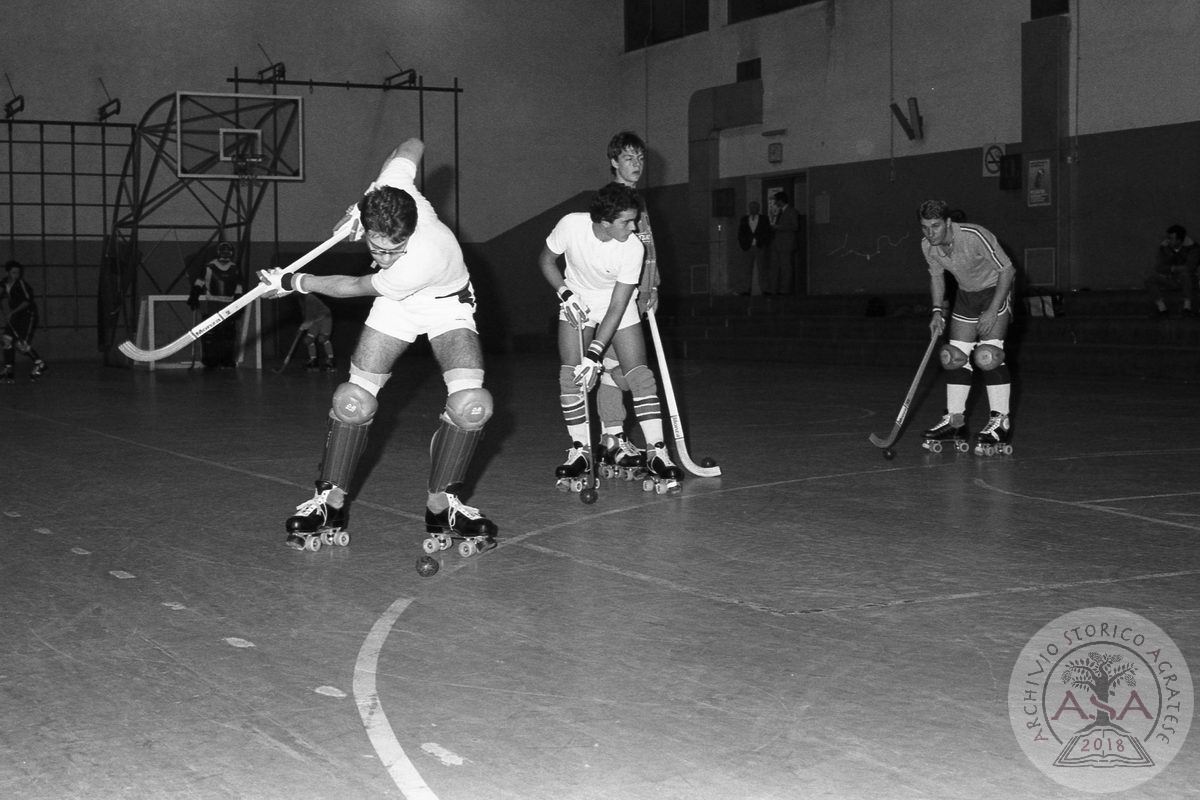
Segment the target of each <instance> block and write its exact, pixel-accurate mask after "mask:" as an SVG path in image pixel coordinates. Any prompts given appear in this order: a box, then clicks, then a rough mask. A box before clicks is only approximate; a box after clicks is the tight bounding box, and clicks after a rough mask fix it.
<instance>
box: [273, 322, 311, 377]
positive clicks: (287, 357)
mask: <svg viewBox="0 0 1200 800" xmlns="http://www.w3.org/2000/svg"><path fill="white" fill-rule="evenodd" d="M303 336H304V328H301V329H300V330H298V331H296V338H295V339H292V346H291V347H289V348H288V351H287V355H285V356H284V357H283V363H282V364H280V365H279V369H276V370H273V372H275V373H276V374H278V373H280V372H283V369H284V367H286V366H287V365H288V362H289V361H291V360H292V353H294V352H296V345H298V344H300V339H301V337H303Z"/></svg>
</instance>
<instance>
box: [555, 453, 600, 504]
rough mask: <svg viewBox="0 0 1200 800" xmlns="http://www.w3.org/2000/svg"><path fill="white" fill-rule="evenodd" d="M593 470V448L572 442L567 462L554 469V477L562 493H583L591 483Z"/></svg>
mask: <svg viewBox="0 0 1200 800" xmlns="http://www.w3.org/2000/svg"><path fill="white" fill-rule="evenodd" d="M591 468H592V448H590V447H588V446H587V445H584V444H581V443H579V442H572V443H571V448H570V449H569V450H567V460H566V461H564V462H563V463H561V464H559V465H558V466H557V467H556V468H555V469H554V477H555V478H557V479H558V483H557V486H558V490H559V491H560V492H581V491H583V489H584V487H585V486H587V485H588V484H589V483H590V481H589V478H590V473H591Z"/></svg>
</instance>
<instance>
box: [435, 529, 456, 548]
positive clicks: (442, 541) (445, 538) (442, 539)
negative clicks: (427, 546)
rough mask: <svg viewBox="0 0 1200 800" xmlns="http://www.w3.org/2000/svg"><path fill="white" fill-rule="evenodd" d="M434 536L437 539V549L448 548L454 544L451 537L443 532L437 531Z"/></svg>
mask: <svg viewBox="0 0 1200 800" xmlns="http://www.w3.org/2000/svg"><path fill="white" fill-rule="evenodd" d="M435 538H436V539H437V541H438V549H439V550H449V549H450V545H452V544H454V539H453V537H451V536H449V535H447V534H445V533H439V534H438V535H437V536H436V537H435Z"/></svg>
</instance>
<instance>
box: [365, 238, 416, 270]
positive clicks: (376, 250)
mask: <svg viewBox="0 0 1200 800" xmlns="http://www.w3.org/2000/svg"><path fill="white" fill-rule="evenodd" d="M367 252H369V253H370V254H371V258H372V259H374V261H375V264H376V265H377V266H378V267H379V268H380V269H387V268H388V267H390V266H391V265H392V264H395V263H396V261H397V260H398V259H399V258H400V256H402V255H404V254H405V253H407V252H408V237H407V236H405V237H404V238H403V239H401V240H400V241H398V242H396V241H392V240H391V239H389V238H388V237H386V236H384V235H383V234H382V233H368V234H367Z"/></svg>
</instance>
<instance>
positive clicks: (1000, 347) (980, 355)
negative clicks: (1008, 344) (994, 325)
mask: <svg viewBox="0 0 1200 800" xmlns="http://www.w3.org/2000/svg"><path fill="white" fill-rule="evenodd" d="M971 360H972V361H974V362H975V366H977V367H979V368H980V369H981V370H983V371H984V372H988V371H991V370H994V369H996V368H997V367H999V366H1000V365H1001V364H1003V363H1004V341H1003V340H1002V339H988V340H987V341H985V342H980V343H979V344H978V346H976V348H975V352H974V353H972V354H971Z"/></svg>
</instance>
